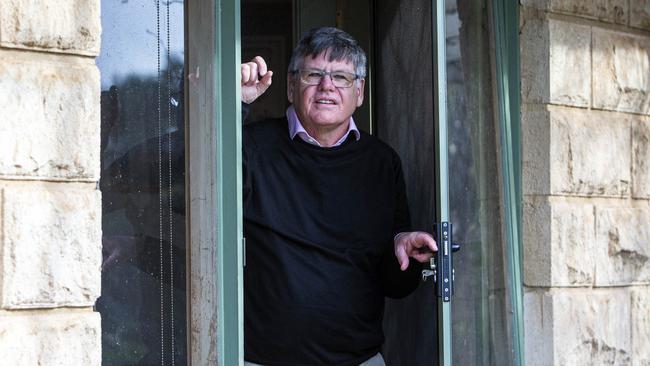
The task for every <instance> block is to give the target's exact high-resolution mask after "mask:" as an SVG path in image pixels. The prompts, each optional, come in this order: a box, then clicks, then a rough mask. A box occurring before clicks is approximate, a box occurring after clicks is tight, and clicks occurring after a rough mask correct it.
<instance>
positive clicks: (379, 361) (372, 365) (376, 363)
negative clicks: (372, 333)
mask: <svg viewBox="0 0 650 366" xmlns="http://www.w3.org/2000/svg"><path fill="white" fill-rule="evenodd" d="M244 366H264V365H260V364H257V363H252V362H247V361H244ZM359 366H386V363H385V362H384V358H383V357H381V353H377V354H376V355H374V356H372V357H371V358H370V359H369V360H367V361H365V362H363V363H361V364H360V365H359Z"/></svg>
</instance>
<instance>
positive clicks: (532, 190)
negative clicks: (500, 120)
mask: <svg viewBox="0 0 650 366" xmlns="http://www.w3.org/2000/svg"><path fill="white" fill-rule="evenodd" d="M549 122H550V113H549V111H548V109H547V108H545V107H539V106H537V105H526V104H523V105H522V108H521V179H522V192H523V194H524V195H549V194H550V187H551V159H550V150H549V149H550V146H551V130H550V123H549Z"/></svg>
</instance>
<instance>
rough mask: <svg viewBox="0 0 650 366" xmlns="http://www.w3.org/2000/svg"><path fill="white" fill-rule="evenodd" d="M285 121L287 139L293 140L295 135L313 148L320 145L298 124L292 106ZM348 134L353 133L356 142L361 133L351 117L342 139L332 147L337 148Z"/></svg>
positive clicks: (288, 109)
mask: <svg viewBox="0 0 650 366" xmlns="http://www.w3.org/2000/svg"><path fill="white" fill-rule="evenodd" d="M286 114H287V121H289V137H290V138H291V139H292V140H293V139H294V138H295V137H296V135H298V136H300V138H301V139H302V140H303V141H305V142H307V143H309V144H312V145H315V146H321V144H320V143H319V142H318V140H316V139H315V138H313V137H312V136H310V135H309V133H307V130H305V128H304V127H303V126H302V123H300V120H299V119H298V115H297V114H296V110H295V109H294V108H293V106H292V105H290V106H289V108H287V113H286ZM350 132H352V133H354V137H355V139H356V140H357V141H359V139H360V138H361V133H360V132H359V129H358V128H357V125H356V124H355V123H354V119H353V118H352V116H350V123H349V124H348V130H347V131H346V132H345V134H344V135H343V137H341V138H340V139H339V140H338V141H337V142H336V143H335V144H334V145H332V147H334V146H339V145H341V144H342V143H343V142H345V140H346V139H347V138H348V136H349V135H350Z"/></svg>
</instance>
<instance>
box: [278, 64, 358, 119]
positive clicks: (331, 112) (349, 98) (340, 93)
mask: <svg viewBox="0 0 650 366" xmlns="http://www.w3.org/2000/svg"><path fill="white" fill-rule="evenodd" d="M328 58H329V52H326V53H322V54H320V55H318V56H317V57H315V58H311V57H306V58H305V59H304V60H303V64H302V66H301V67H300V69H302V70H322V71H326V72H331V71H345V72H349V73H352V74H354V72H355V70H354V65H353V64H352V63H350V62H347V61H329V60H328ZM288 78H289V80H288V82H287V85H288V86H287V95H288V98H289V102H291V103H292V104H293V106H294V108H295V110H296V114H297V115H298V118H299V119H300V122H301V123H302V124H303V126H304V127H305V128H306V129H307V130H310V129H323V128H324V129H335V128H337V127H341V126H343V125H344V124H346V123H347V122H348V120H349V118H350V116H352V113H354V110H355V109H356V108H357V107H359V106H361V104H362V103H363V87H364V84H365V80H363V79H361V80H356V81H355V82H354V83H353V84H352V86H351V87H349V88H337V87H335V86H334V84H332V79H331V78H330V77H329V76H325V77H323V79H322V80H321V82H320V84H318V85H307V84H305V83H303V82H301V81H300V77H299V76H298V75H289V76H288Z"/></svg>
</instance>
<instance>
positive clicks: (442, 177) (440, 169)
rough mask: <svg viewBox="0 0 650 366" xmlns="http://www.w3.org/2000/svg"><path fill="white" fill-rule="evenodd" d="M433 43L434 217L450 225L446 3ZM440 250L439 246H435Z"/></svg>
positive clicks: (447, 305)
mask: <svg viewBox="0 0 650 366" xmlns="http://www.w3.org/2000/svg"><path fill="white" fill-rule="evenodd" d="M431 9H432V12H433V14H432V19H431V20H432V27H431V28H432V30H433V34H432V40H433V41H434V42H433V47H432V49H433V61H434V90H433V93H434V96H435V98H434V100H436V105H435V111H436V114H435V118H436V121H435V132H436V136H435V141H436V146H435V154H436V156H437V163H438V164H437V166H436V187H435V189H436V206H437V207H436V213H437V216H438V217H437V220H438V222H444V221H449V173H448V171H449V168H448V151H449V149H448V141H447V138H448V128H447V54H446V49H445V47H446V35H445V2H444V1H437V0H432V2H431ZM438 246H439V247H440V244H439V245H438ZM451 303H452V302H451V300H450V301H443V299H442V298H440V297H439V298H438V355H439V360H438V365H440V366H451V364H452V357H451V352H452V349H451V344H452V343H451V341H452V339H451Z"/></svg>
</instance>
